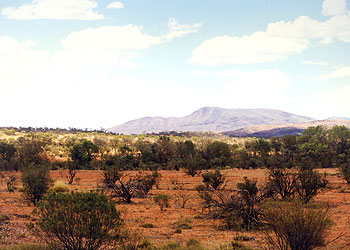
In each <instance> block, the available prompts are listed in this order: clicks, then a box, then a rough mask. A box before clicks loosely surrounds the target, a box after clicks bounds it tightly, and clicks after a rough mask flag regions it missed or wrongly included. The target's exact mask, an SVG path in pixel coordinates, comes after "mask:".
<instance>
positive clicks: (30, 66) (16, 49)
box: [0, 36, 50, 85]
mask: <svg viewBox="0 0 350 250" xmlns="http://www.w3.org/2000/svg"><path fill="white" fill-rule="evenodd" d="M49 56H50V54H49V52H47V51H43V50H38V49H36V42H34V41H24V42H19V41H17V40H15V39H13V38H11V37H7V36H3V37H0V76H1V80H0V82H1V83H2V84H6V85H9V84H17V83H18V82H21V81H25V80H29V79H30V78H31V77H33V76H35V75H36V74H37V73H38V72H40V71H41V70H42V68H43V67H45V66H44V62H46V60H47V59H48V58H49Z"/></svg>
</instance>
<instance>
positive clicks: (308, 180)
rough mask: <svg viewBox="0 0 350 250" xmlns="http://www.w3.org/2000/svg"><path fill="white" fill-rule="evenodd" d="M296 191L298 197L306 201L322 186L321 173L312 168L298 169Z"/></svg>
mask: <svg viewBox="0 0 350 250" xmlns="http://www.w3.org/2000/svg"><path fill="white" fill-rule="evenodd" d="M298 179H299V181H298V186H297V192H298V195H299V198H300V199H301V200H302V201H303V202H304V203H308V202H309V201H310V200H311V199H312V198H313V197H314V196H315V195H317V193H318V192H319V190H320V189H321V187H322V186H323V183H322V180H321V175H320V174H319V173H316V172H315V171H314V170H312V169H305V170H299V172H298Z"/></svg>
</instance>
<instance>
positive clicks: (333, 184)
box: [0, 169, 350, 249]
mask: <svg viewBox="0 0 350 250" xmlns="http://www.w3.org/2000/svg"><path fill="white" fill-rule="evenodd" d="M319 172H322V173H327V180H328V181H329V185H328V187H327V188H325V189H324V190H322V192H321V193H320V194H318V195H317V196H316V198H315V201H316V202H325V203H328V204H329V206H330V213H331V216H332V219H333V221H334V225H333V226H332V229H331V230H330V232H329V233H328V236H327V240H328V241H333V240H334V239H336V238H338V237H339V236H341V237H339V239H337V240H336V241H333V242H332V243H331V244H329V245H328V247H327V249H350V246H347V244H349V239H350V237H349V236H350V233H349V232H350V227H349V219H350V185H348V184H346V182H345V181H344V180H343V179H342V178H341V177H340V176H339V174H338V170H337V169H323V170H319ZM136 173H137V172H136V171H134V172H130V174H136ZM160 173H161V174H162V179H161V182H160V185H159V188H158V189H157V188H154V189H153V190H152V191H151V194H150V195H149V197H147V198H144V199H134V200H133V203H132V204H129V205H127V204H119V203H117V204H116V206H117V208H118V209H120V210H121V211H122V216H123V218H124V220H125V223H126V227H128V228H130V229H133V230H135V231H137V232H138V233H139V234H140V235H143V236H145V237H146V238H148V239H149V240H150V241H151V242H153V243H154V244H156V245H159V244H164V243H168V242H169V241H176V242H182V243H183V242H186V241H187V240H189V239H190V238H195V239H197V240H199V241H201V243H202V244H203V245H204V246H206V247H210V248H212V247H215V246H218V245H220V244H223V243H228V242H230V241H232V240H234V238H235V237H236V236H238V235H246V236H250V237H254V238H255V240H253V241H249V242H247V243H244V244H246V245H249V246H251V247H254V248H256V249H259V246H260V245H261V244H262V242H261V235H259V232H234V231H227V230H226V231H225V230H222V229H221V223H220V221H216V220H212V219H203V218H201V216H200V215H201V211H202V210H201V205H200V199H199V197H198V195H197V192H196V191H195V187H196V186H197V185H199V184H201V181H202V178H201V177H200V176H199V175H198V176H196V177H191V176H188V175H186V174H185V173H184V172H182V171H178V172H177V171H160ZM3 174H4V175H5V176H6V175H8V174H9V173H6V172H5V173H3ZM11 174H13V173H11ZM223 174H224V175H225V176H226V178H227V180H228V185H227V187H228V188H235V186H236V184H237V183H238V182H242V180H243V177H244V176H247V177H249V178H255V179H257V180H258V184H260V185H262V184H263V183H264V181H265V180H266V170H260V169H258V170H238V169H230V170H224V171H223ZM16 175H17V176H18V179H20V174H19V173H16ZM51 176H52V178H53V179H54V180H62V181H65V182H66V177H65V176H66V172H65V171H52V172H51ZM76 178H78V179H76V180H77V181H75V182H74V183H73V185H69V188H70V190H79V191H82V190H92V189H96V188H98V186H99V183H100V180H101V172H100V171H79V172H78V173H77V175H76ZM20 186H21V183H20V182H18V183H17V187H20ZM180 193H186V194H190V195H191V199H190V200H189V201H188V202H187V203H186V206H185V208H182V207H181V205H180V204H179V202H178V200H177V199H178V198H179V194H180ZM156 194H168V195H170V196H171V197H172V199H171V202H170V203H171V207H170V208H166V209H165V210H164V211H161V210H160V208H159V206H158V205H156V204H155V203H154V201H153V196H154V195H156ZM33 209H34V207H33V206H32V205H30V204H28V203H27V202H26V201H24V200H23V198H22V193H21V192H18V191H15V192H14V193H9V192H7V190H6V184H5V182H4V181H2V182H1V183H0V213H4V214H7V215H8V216H9V217H10V222H9V224H8V225H7V228H6V230H5V231H3V235H4V234H5V237H3V238H2V239H0V240H1V241H2V242H0V244H6V245H10V244H18V243H38V242H40V239H37V238H35V236H33V235H32V233H31V232H30V230H28V229H27V228H26V224H27V223H28V222H31V221H32V220H33V215H32V210H33ZM184 219H187V221H188V222H189V224H190V225H191V226H192V228H191V229H182V232H181V233H177V232H176V231H175V227H174V223H175V222H177V221H179V220H184ZM146 223H150V224H153V225H154V227H153V228H145V227H144V225H145V224H146ZM0 246H1V245H0Z"/></svg>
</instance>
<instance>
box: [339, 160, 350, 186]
mask: <svg viewBox="0 0 350 250" xmlns="http://www.w3.org/2000/svg"><path fill="white" fill-rule="evenodd" d="M340 171H341V173H342V175H343V177H344V179H345V180H346V183H348V184H350V164H349V163H344V164H342V165H341V166H340Z"/></svg>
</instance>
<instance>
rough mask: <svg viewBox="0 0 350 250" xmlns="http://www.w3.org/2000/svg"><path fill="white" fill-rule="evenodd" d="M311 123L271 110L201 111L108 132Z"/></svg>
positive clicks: (149, 119)
mask: <svg viewBox="0 0 350 250" xmlns="http://www.w3.org/2000/svg"><path fill="white" fill-rule="evenodd" d="M312 120H314V119H312V118H309V117H304V116H298V115H294V114H290V113H287V112H283V111H280V110H274V109H223V108H216V107H204V108H200V109H198V110H196V111H195V112H193V113H192V114H190V115H187V116H184V117H169V118H163V117H143V118H140V119H136V120H132V121H128V122H126V123H123V124H121V125H119V126H115V127H112V128H109V129H107V130H108V131H111V132H115V133H123V134H145V133H158V132H162V131H196V132H200V131H213V132H223V131H230V130H231V131H232V130H236V129H239V128H244V127H249V126H256V125H268V124H291V123H303V122H307V121H312Z"/></svg>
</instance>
